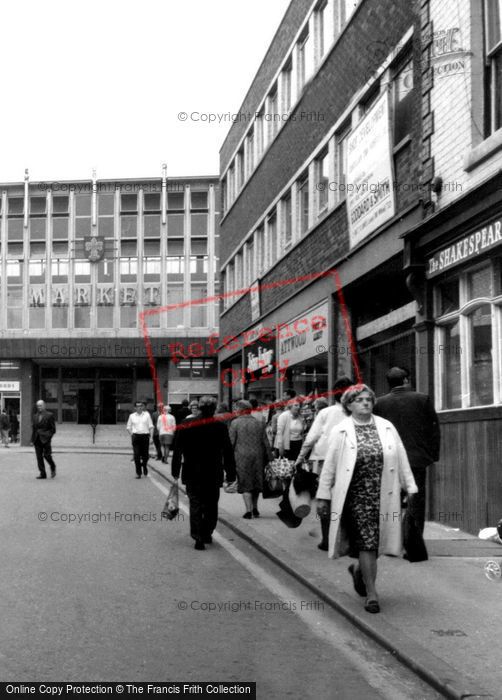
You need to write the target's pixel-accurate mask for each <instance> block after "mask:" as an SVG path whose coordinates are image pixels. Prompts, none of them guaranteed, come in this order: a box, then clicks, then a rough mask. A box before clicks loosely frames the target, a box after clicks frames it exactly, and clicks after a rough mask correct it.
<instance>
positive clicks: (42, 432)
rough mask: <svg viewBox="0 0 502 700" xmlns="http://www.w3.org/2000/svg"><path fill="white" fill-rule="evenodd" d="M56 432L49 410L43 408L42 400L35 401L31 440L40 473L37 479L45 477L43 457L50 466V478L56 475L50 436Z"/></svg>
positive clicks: (54, 422)
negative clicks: (35, 409) (35, 410)
mask: <svg viewBox="0 0 502 700" xmlns="http://www.w3.org/2000/svg"><path fill="white" fill-rule="evenodd" d="M55 432H56V421H55V420H54V416H53V415H52V413H51V412H50V411H47V410H46V408H45V402H44V401H37V412H36V413H35V414H34V416H33V432H32V435H31V441H32V443H33V446H34V447H35V454H36V455H37V464H38V469H39V471H40V474H39V475H38V476H37V479H47V473H46V471H45V463H44V459H45V461H46V462H47V464H48V465H49V467H50V468H51V478H52V479H54V477H55V476H56V465H55V464H54V460H53V459H52V447H51V440H52V436H53V435H54V434H55Z"/></svg>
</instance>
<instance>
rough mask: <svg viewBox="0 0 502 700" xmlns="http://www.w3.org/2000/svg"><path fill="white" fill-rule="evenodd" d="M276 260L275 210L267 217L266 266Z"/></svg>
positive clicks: (271, 264)
mask: <svg viewBox="0 0 502 700" xmlns="http://www.w3.org/2000/svg"><path fill="white" fill-rule="evenodd" d="M276 262H277V217H276V215H275V212H274V213H273V214H272V215H271V216H269V217H268V219H267V265H266V266H267V267H272V266H273V265H275V263H276Z"/></svg>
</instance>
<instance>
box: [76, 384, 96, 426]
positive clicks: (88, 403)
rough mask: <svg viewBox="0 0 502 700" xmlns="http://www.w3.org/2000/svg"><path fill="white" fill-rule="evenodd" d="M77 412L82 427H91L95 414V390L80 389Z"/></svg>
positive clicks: (78, 421)
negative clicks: (84, 425)
mask: <svg viewBox="0 0 502 700" xmlns="http://www.w3.org/2000/svg"><path fill="white" fill-rule="evenodd" d="M77 410H78V420H77V423H79V424H80V425H83V424H86V425H89V424H90V423H91V422H92V418H93V414H94V389H79V390H78V394H77Z"/></svg>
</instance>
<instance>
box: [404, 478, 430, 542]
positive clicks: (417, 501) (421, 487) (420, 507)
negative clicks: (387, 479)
mask: <svg viewBox="0 0 502 700" xmlns="http://www.w3.org/2000/svg"><path fill="white" fill-rule="evenodd" d="M413 477H414V479H415V483H416V485H417V486H418V493H414V494H413V495H412V496H411V497H408V498H409V504H408V512H409V514H410V516H411V517H412V518H413V519H414V521H415V523H416V525H417V528H418V530H419V531H420V534H422V535H423V534H424V525H425V485H426V480H427V470H426V469H415V470H413Z"/></svg>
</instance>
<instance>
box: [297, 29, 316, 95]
mask: <svg viewBox="0 0 502 700" xmlns="http://www.w3.org/2000/svg"><path fill="white" fill-rule="evenodd" d="M296 47H297V56H298V72H297V76H296V79H297V85H298V90H297V94H298V95H299V94H300V92H301V91H302V89H303V87H304V86H305V84H306V83H307V81H308V80H309V78H310V76H311V75H312V73H313V71H314V51H313V42H312V38H311V36H310V35H309V31H308V27H306V29H305V30H304V32H303V34H302V35H301V37H300V40H299V41H298V43H297V45H296Z"/></svg>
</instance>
